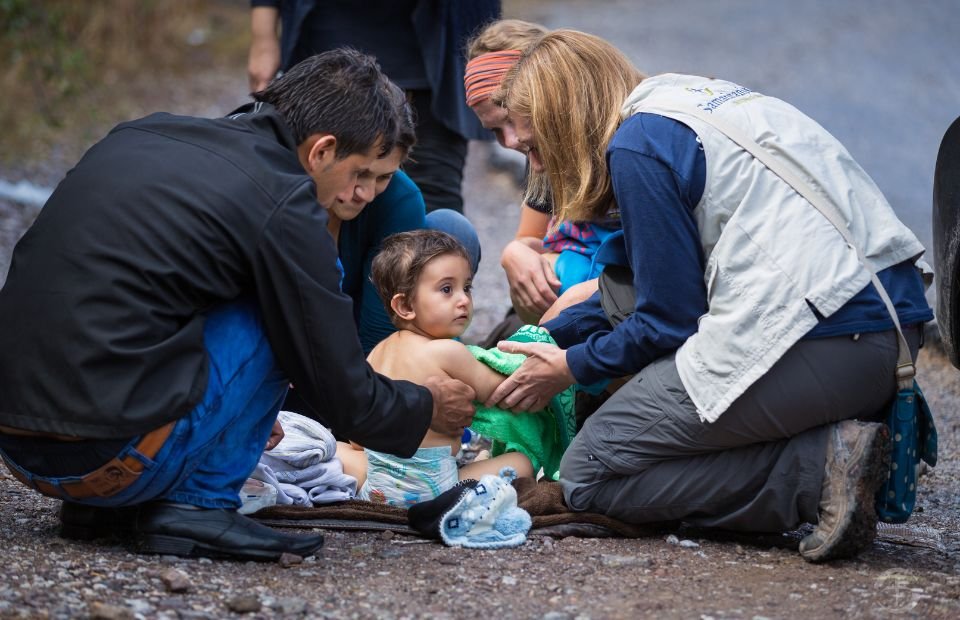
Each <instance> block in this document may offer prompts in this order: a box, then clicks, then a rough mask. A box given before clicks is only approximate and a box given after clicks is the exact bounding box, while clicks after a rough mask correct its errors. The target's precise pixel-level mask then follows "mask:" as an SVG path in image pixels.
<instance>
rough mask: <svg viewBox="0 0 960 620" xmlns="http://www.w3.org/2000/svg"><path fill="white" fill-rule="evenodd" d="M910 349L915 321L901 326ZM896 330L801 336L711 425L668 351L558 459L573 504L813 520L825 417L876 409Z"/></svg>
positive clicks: (728, 520)
mask: <svg viewBox="0 0 960 620" xmlns="http://www.w3.org/2000/svg"><path fill="white" fill-rule="evenodd" d="M905 335H906V336H907V341H908V342H909V343H910V347H911V352H912V353H913V355H914V357H916V352H917V348H918V345H919V341H920V328H919V327H916V326H914V327H910V328H907V329H905ZM896 361H897V339H896V332H893V331H890V332H882V333H873V334H862V335H859V336H857V337H851V336H840V337H835V338H822V339H811V340H802V341H800V342H798V343H797V344H796V345H794V346H793V347H792V348H791V349H790V350H789V351H788V352H787V353H786V354H785V355H784V357H783V358H781V359H780V360H779V361H778V362H777V363H776V364H775V365H774V366H773V368H771V369H770V371H769V372H768V373H767V374H766V375H765V376H764V377H762V378H761V379H760V380H758V381H757V382H756V383H755V384H754V385H752V386H751V387H750V388H749V389H748V390H747V391H746V392H745V393H744V394H743V395H742V396H741V397H740V398H738V399H737V400H736V401H735V402H734V403H733V404H732V405H731V407H730V408H729V409H728V410H727V411H726V412H724V413H723V415H721V416H720V418H719V419H718V420H717V421H716V422H714V423H712V424H710V423H704V422H701V421H700V418H699V416H698V415H697V412H696V408H695V407H694V405H693V403H692V402H691V401H690V397H689V396H688V395H687V392H686V390H685V389H684V387H683V384H682V383H681V382H680V377H679V375H678V374H677V366H676V362H675V359H674V356H673V355H670V356H667V357H664V358H662V359H660V360H657V361H656V362H653V363H652V364H650V365H649V366H647V367H646V368H644V369H643V370H642V371H641V372H639V373H638V374H637V375H636V376H634V377H633V378H632V379H631V380H630V381H629V382H628V383H627V384H626V385H624V386H623V387H622V388H620V389H619V390H618V391H617V392H616V393H615V394H614V395H613V396H611V397H610V399H609V400H607V401H606V402H605V403H604V404H603V406H601V407H600V409H598V410H597V411H596V412H595V413H594V414H593V415H592V416H590V417H589V418H588V419H587V421H586V423H585V424H584V426H583V428H582V429H581V430H580V432H579V433H578V434H577V436H576V438H574V440H573V443H572V444H571V445H570V447H569V449H568V450H567V452H566V453H565V454H564V457H563V461H562V462H561V464H560V481H561V483H562V485H563V491H564V497H565V499H566V501H567V505H568V506H570V508H572V509H573V510H589V511H592V512H599V513H603V514H607V515H609V516H611V517H615V518H617V519H620V520H622V521H625V522H629V523H653V522H661V521H673V520H682V521H684V522H686V523H689V524H692V525H697V526H702V527H716V528H724V529H729V530H740V531H752V532H783V531H788V530H791V529H795V528H796V527H797V526H798V525H799V524H800V523H803V522H810V523H815V522H816V521H817V507H818V504H819V500H820V490H821V485H822V482H823V475H824V465H825V461H826V450H827V432H828V430H829V425H830V424H831V423H833V422H838V421H840V420H846V419H852V418H859V419H878V418H877V416H878V415H880V414H881V413H882V409H883V408H884V405H886V404H887V403H888V402H889V401H890V399H891V398H892V397H893V396H894V394H895V392H896V381H895V380H894V368H895V367H896Z"/></svg>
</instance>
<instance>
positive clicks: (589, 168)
mask: <svg viewBox="0 0 960 620" xmlns="http://www.w3.org/2000/svg"><path fill="white" fill-rule="evenodd" d="M645 77H646V76H645V75H644V74H643V73H641V72H640V71H638V70H637V69H636V68H635V67H634V66H633V64H632V63H631V62H630V61H629V60H628V59H627V57H626V56H624V55H623V53H622V52H620V51H619V50H618V49H617V48H615V47H614V46H613V45H611V44H610V43H608V42H607V41H604V40H603V39H601V38H600V37H596V36H594V35H591V34H587V33H585V32H579V31H577V30H554V31H553V32H550V33H549V34H546V35H544V36H543V37H541V38H540V39H539V40H538V41H537V42H536V43H534V44H533V45H532V46H531V47H530V48H529V49H528V50H527V51H526V53H525V54H524V55H523V57H522V58H521V59H520V61H519V62H518V63H517V66H516V67H514V68H513V69H512V70H511V71H510V72H509V73H508V74H507V76H506V77H505V78H504V80H503V83H502V85H501V88H500V91H499V92H498V93H496V94H495V95H494V97H493V100H494V102H495V103H500V104H501V105H506V107H507V109H509V110H510V112H511V114H518V115H520V116H526V117H529V118H530V123H531V127H532V129H533V132H534V135H535V136H536V139H537V150H538V151H539V153H540V157H541V159H542V160H543V164H544V168H545V169H546V174H547V177H548V179H549V184H550V188H551V190H552V193H553V196H552V198H553V213H554V215H555V216H556V219H557V221H558V222H561V221H564V220H573V221H583V220H592V219H597V218H599V217H602V216H603V215H604V214H606V213H607V212H608V211H609V210H610V209H611V208H612V207H613V206H614V197H613V187H612V185H611V182H610V174H609V172H608V170H607V160H606V150H607V145H608V144H609V143H610V140H611V139H612V138H613V134H614V133H615V132H616V131H617V128H618V127H619V126H620V107H621V106H622V105H623V102H624V100H625V99H626V98H627V95H629V94H630V92H631V91H633V89H634V88H636V86H637V84H639V83H640V82H641V81H642V80H643V79H644V78H645Z"/></svg>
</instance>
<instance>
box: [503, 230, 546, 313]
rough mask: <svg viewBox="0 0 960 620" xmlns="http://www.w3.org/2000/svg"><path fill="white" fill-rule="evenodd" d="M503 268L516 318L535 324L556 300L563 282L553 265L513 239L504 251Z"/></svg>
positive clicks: (541, 255) (530, 248)
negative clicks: (517, 316) (558, 277)
mask: <svg viewBox="0 0 960 620" xmlns="http://www.w3.org/2000/svg"><path fill="white" fill-rule="evenodd" d="M537 242H538V243H539V240H537ZM500 265H501V266H502V267H503V270H504V272H506V274H507V283H508V284H509V285H510V299H511V300H512V302H513V307H514V308H515V309H516V311H517V314H518V315H519V316H520V318H521V319H523V320H524V321H525V322H528V323H536V322H537V320H538V319H539V318H540V316H541V315H542V314H543V313H544V312H545V311H546V310H547V308H549V307H550V306H551V305H552V304H553V302H555V301H556V300H557V291H558V290H559V289H560V280H558V279H557V275H556V274H555V273H554V271H553V265H551V264H550V261H549V260H547V258H546V257H545V256H544V255H543V254H541V253H540V252H537V251H536V250H534V249H533V248H532V247H530V245H528V244H526V243H524V242H523V241H522V240H519V239H514V240H513V241H511V242H510V243H508V244H507V247H505V248H504V249H503V253H502V254H501V255H500Z"/></svg>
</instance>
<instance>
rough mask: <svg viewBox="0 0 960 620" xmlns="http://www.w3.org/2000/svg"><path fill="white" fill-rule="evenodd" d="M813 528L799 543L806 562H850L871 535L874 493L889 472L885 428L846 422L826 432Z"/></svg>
mask: <svg viewBox="0 0 960 620" xmlns="http://www.w3.org/2000/svg"><path fill="white" fill-rule="evenodd" d="M828 441H829V443H828V444H827V463H826V468H825V472H824V478H823V489H822V491H821V492H820V508H819V513H820V516H819V521H818V523H817V527H816V528H814V530H813V532H812V533H811V534H809V535H808V536H805V537H804V538H803V540H801V541H800V555H802V556H803V559H805V560H807V561H808V562H825V561H827V560H834V559H838V558H851V557H854V556H855V555H857V554H858V553H860V552H861V551H863V550H864V549H866V548H867V547H869V546H870V544H871V543H872V542H873V539H874V538H875V537H876V534H877V512H876V508H875V501H876V500H875V495H876V492H877V489H879V488H880V486H881V485H882V484H883V481H884V480H885V479H886V477H887V475H888V474H889V468H890V431H889V430H888V429H887V426H886V424H875V423H864V422H855V421H853V420H846V421H844V422H840V423H838V424H834V425H833V426H832V427H831V428H830V432H829V440H828Z"/></svg>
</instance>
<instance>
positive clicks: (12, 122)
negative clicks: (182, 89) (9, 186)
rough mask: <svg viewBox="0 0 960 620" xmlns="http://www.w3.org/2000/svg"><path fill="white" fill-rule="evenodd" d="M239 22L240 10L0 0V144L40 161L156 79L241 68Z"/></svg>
mask: <svg viewBox="0 0 960 620" xmlns="http://www.w3.org/2000/svg"><path fill="white" fill-rule="evenodd" d="M248 15H249V3H248V2H245V1H243V0H82V1H78V0H0V92H2V93H3V98H4V100H5V103H4V104H3V105H0V140H2V141H3V143H8V144H11V145H16V151H17V156H18V157H20V156H23V155H25V154H26V155H30V154H31V153H42V151H43V150H44V149H45V148H47V147H48V146H49V144H50V143H51V142H53V141H55V140H56V139H57V137H58V136H57V134H58V132H62V131H63V130H64V129H70V126H71V125H74V124H77V123H80V124H83V125H84V126H89V125H91V124H95V123H96V121H97V119H99V118H101V117H102V118H115V117H116V116H117V114H116V113H115V112H114V110H116V108H117V107H118V106H119V107H120V108H123V106H124V98H125V97H129V96H140V97H142V96H143V94H144V93H145V92H148V91H150V89H151V88H152V89H153V90H156V88H157V85H158V82H159V81H161V80H163V79H168V78H169V79H175V77H176V76H177V75H178V74H182V73H183V72H185V71H188V70H190V69H191V68H196V67H198V66H202V67H211V66H216V65H218V64H222V63H224V62H236V61H237V60H238V59H244V60H245V58H246V45H247V43H248V41H249V38H248V29H247V28H248V26H247V19H248ZM14 102H15V104H14ZM121 115H122V114H121ZM11 150H12V149H10V148H0V161H3V160H8V161H9V159H10V158H11V157H13V153H12V152H11Z"/></svg>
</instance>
